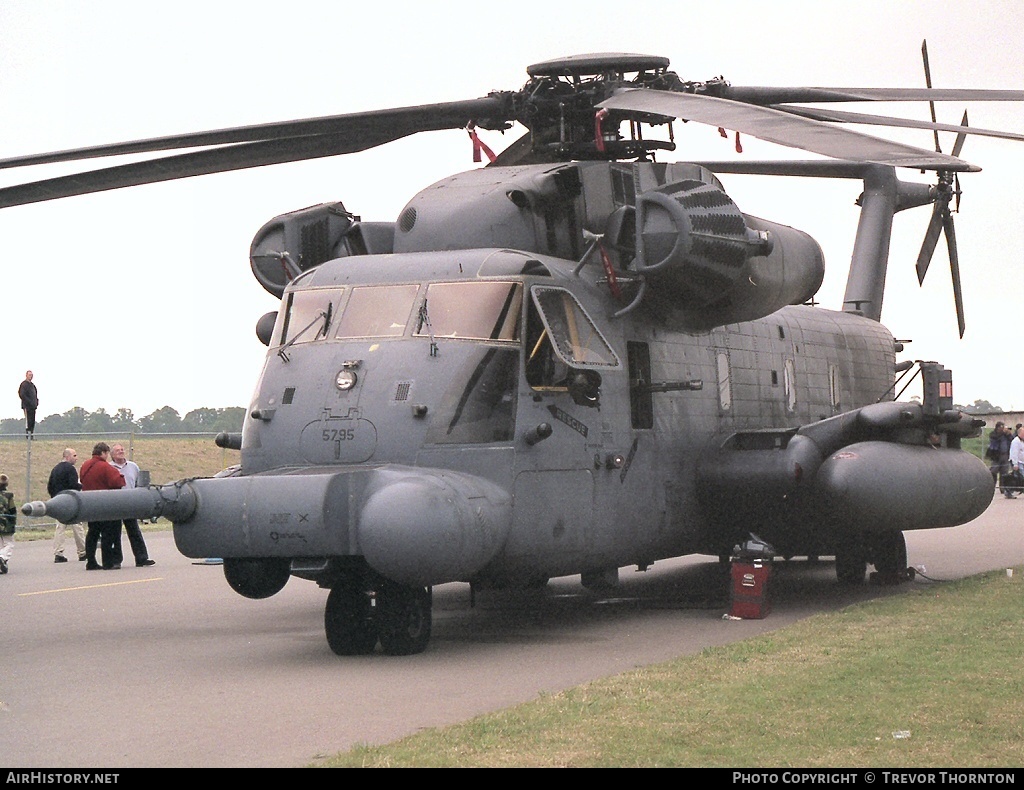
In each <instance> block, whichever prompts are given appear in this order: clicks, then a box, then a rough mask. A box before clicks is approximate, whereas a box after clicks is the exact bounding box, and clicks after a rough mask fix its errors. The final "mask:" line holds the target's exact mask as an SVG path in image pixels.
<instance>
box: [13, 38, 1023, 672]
mask: <svg viewBox="0 0 1024 790" xmlns="http://www.w3.org/2000/svg"><path fill="white" fill-rule="evenodd" d="M668 67H669V61H668V60H667V59H666V58H662V57H652V56H646V55H634V54H619V53H608V54H597V55H585V56H576V57H568V58H562V59H558V60H552V61H548V62H544V63H539V64H536V65H534V66H531V67H530V68H529V69H528V75H529V79H528V81H527V83H526V84H525V86H524V87H523V88H522V89H520V90H517V91H496V92H492V93H490V94H488V95H487V96H485V97H483V98H478V99H473V100H468V101H456V102H449V103H443V104H432V105H425V106H418V107H403V108H397V109H390V110H378V111H373V112H364V113H353V114H348V115H339V116H333V117H326V118H316V119H308V120H301V121H294V122H288V123H274V124H267V125H260V126H249V127H243V128H235V129H224V130H219V131H212V132H205V133H193V134H184V135H178V136H173V137H165V138H159V139H151V140H143V141H136V142H130V143H124V144H116V145H103V146H97V147H92V148H85V149H76V150H70V151H62V152H57V153H52V154H43V155H37V156H25V157H18V158H14V159H7V160H3V161H0V167H17V166H28V165H35V164H43V163H48V162H59V161H76V160H81V159H86V158H92V157H102V156H112V155H120V154H126V153H142V152H153V151H161V150H172V149H182V148H189V149H192V148H197V147H205V148H203V150H198V151H190V152H188V153H184V154H177V155H171V156H166V157H163V158H157V159H152V160H148V161H143V162H137V163H134V164H128V165H121V166H116V167H109V168H104V169H99V170H94V171H91V172H85V173H80V174H77V175H73V176H66V177H60V178H54V179H49V180H46V181H38V182H33V183H26V184H22V185H18V186H12V187H8V188H4V189H0V206H10V205H17V204H21V203H29V202H34V201H40V200H50V199H55V198H64V197H69V196H72V195H79V194H85V193H89V192H96V191H101V190H106V189H115V188H120V187H126V186H132V185H137V184H146V183H151V182H155V181H163V180H169V179H177V178H185V177H189V176H194V175H201V174H207V173H215V172H221V171H228V170H235V169H241V168H248V167H256V166H260V165H267V164H275V163H281V162H289V161H296V160H301V159H310V158H316V157H325V156H333V155H337V154H345V153H352V152H356V151H361V150H365V149H368V148H371V147H373V146H378V145H382V144H384V143H387V142H389V141H392V140H396V139H399V138H401V137H404V136H407V135H410V134H414V133H418V132H423V131H430V130H441V129H458V130H469V132H470V135H471V136H472V137H474V140H475V141H477V142H479V138H478V137H476V129H489V130H505V129H510V128H512V126H513V124H515V123H518V124H521V125H522V126H524V127H526V129H527V130H528V131H527V133H526V134H525V136H523V137H522V138H520V139H519V140H518V141H517V142H514V143H513V144H512V145H510V146H509V147H508V148H507V149H506V150H505V151H503V152H502V153H500V154H499V155H497V156H496V157H494V159H493V161H492V162H491V163H490V164H489V165H487V166H483V167H479V168H477V169H474V170H471V171H469V172H466V173H460V174H457V175H453V176H451V177H449V178H446V179H444V180H442V181H440V182H438V183H436V184H433V185H432V186H429V187H427V188H426V189H424V190H423V191H421V192H420V193H419V194H417V195H416V196H414V197H413V198H412V200H411V201H410V202H409V203H408V204H407V205H406V207H405V208H404V209H403V210H402V211H401V213H400V214H399V216H398V217H397V219H396V220H395V221H393V222H367V221H363V220H362V219H361V218H360V217H359V216H357V215H356V214H354V213H352V212H351V211H350V210H348V209H347V208H346V207H345V206H344V205H343V204H342V203H331V204H325V205H318V206H313V207H309V208H304V209H301V210H298V211H295V212H292V213H289V214H285V215H283V216H279V217H276V218H274V219H272V220H270V221H269V222H268V223H267V224H266V225H265V226H264V227H263V228H262V229H260V231H259V232H258V233H257V234H256V237H255V239H254V240H253V242H252V246H251V265H252V270H253V273H254V275H255V276H256V278H257V279H258V280H259V282H260V283H261V284H262V285H263V287H264V288H266V290H267V291H269V292H270V293H271V294H273V295H274V296H276V297H280V298H281V306H280V309H279V310H278V311H277V312H274V313H268V314H267V315H265V316H263V317H262V318H261V319H260V320H259V322H258V324H257V335H258V337H259V339H260V340H261V341H262V342H263V343H264V344H266V345H267V347H268V352H267V356H266V361H265V364H264V367H263V370H262V372H261V374H260V376H259V379H258V382H257V384H256V389H255V393H254V395H253V397H252V402H251V405H250V406H249V409H248V413H247V417H246V420H245V423H244V427H243V429H242V432H241V433H240V434H222V435H221V436H219V437H218V438H217V443H218V444H219V445H220V446H222V447H231V448H235V449H239V450H240V451H241V464H240V465H239V466H238V467H237V468H232V469H229V470H225V471H224V472H222V473H221V474H219V475H217V476H215V477H213V478H193V479H186V480H180V481H177V482H174V483H169V484H166V485H154V486H150V487H148V488H141V489H136V490H131V491H111V492H88V493H81V492H65V493H62V494H60V495H58V496H56V497H54V498H53V499H51V500H49V501H48V502H45V503H43V502H32V503H28V504H26V505H25V506H24V512H25V513H26V514H27V515H31V516H44V515H45V516H50V517H54V518H56V519H58V520H60V521H62V522H72V521H81V520H104V519H114V518H122V517H139V518H148V517H154V516H163V517H166V518H168V519H170V520H171V521H172V522H173V525H174V536H175V541H176V543H177V546H178V548H179V550H180V551H181V552H182V553H183V554H184V555H186V556H188V557H195V558H207V557H217V558H223V565H224V573H225V576H226V578H227V581H228V583H229V584H230V585H231V587H232V588H233V589H234V590H236V591H237V592H239V593H240V594H242V595H244V596H247V597H250V598H256V599H261V598H267V597H269V596H272V595H274V594H275V593H277V592H278V591H280V590H281V589H282V588H283V587H284V586H285V584H286V583H287V582H288V580H289V579H290V577H292V576H297V577H299V578H302V579H306V580H310V581H313V582H316V583H317V584H318V585H319V586H320V587H322V588H325V589H327V590H329V593H328V595H327V602H326V611H325V618H324V619H325V630H326V635H327V641H328V643H329V645H330V647H331V649H332V650H333V651H334V652H335V653H337V654H340V655H354V654H366V653H371V652H373V651H374V650H376V648H377V645H378V643H379V645H380V647H381V649H382V651H383V652H384V653H385V654H390V655H402V654H413V653H418V652H421V651H423V650H424V649H425V648H426V646H427V644H428V642H429V638H430V632H431V587H432V585H438V584H442V583H447V582H453V581H461V582H468V583H470V584H471V585H473V586H474V587H475V588H479V589H483V588H516V587H518V588H521V587H530V586H536V585H542V584H544V583H545V582H546V581H547V580H548V579H550V578H553V577H558V576H566V575H575V574H580V575H581V578H582V582H583V584H584V585H586V586H587V587H591V588H595V587H600V586H606V585H609V584H613V583H614V582H615V580H616V579H617V574H618V569H619V568H622V567H626V566H636V567H637V568H639V569H646V568H648V567H649V566H650V565H651V564H652V563H654V562H656V561H658V560H660V559H663V558H668V557H675V556H679V555H684V554H690V553H700V554H708V555H712V556H718V557H719V558H721V559H722V560H727V559H728V558H729V557H730V555H731V553H732V551H733V548H734V546H736V545H737V544H740V543H743V542H744V541H746V540H747V539H748V538H749V537H750V535H751V533H752V532H756V534H757V536H759V537H760V538H761V539H762V540H763V541H765V542H767V543H768V544H770V546H771V552H772V553H773V554H777V555H779V556H783V557H787V558H788V557H793V556H835V558H836V570H837V575H838V578H839V580H840V581H841V582H844V583H863V582H864V580H865V576H866V574H867V567H868V564H869V563H870V564H872V565H873V566H874V567H875V569H876V572H877V573H879V574H880V575H882V576H884V577H885V578H888V579H890V580H893V581H899V580H900V579H902V578H906V577H907V575H908V574H909V571H908V568H907V555H906V544H905V541H904V538H903V532H904V531H906V530H912V529H929V528H935V527H951V526H955V525H958V524H963V523H965V522H967V521H970V520H971V519H973V518H975V517H976V516H978V515H979V514H980V513H982V512H983V511H984V510H985V508H986V507H987V506H988V504H989V503H990V501H991V499H992V496H993V483H992V478H991V477H990V475H989V472H988V469H987V468H986V466H985V465H984V464H983V463H982V462H981V461H980V460H978V459H977V458H975V457H974V456H972V455H971V454H969V453H967V452H965V451H963V450H961V449H960V443H961V440H962V439H963V438H964V437H969V436H976V435H977V434H978V432H979V431H980V422H979V421H977V420H973V419H971V418H970V417H968V416H965V415H964V414H962V413H960V412H959V411H956V410H954V409H953V397H952V375H951V372H950V371H949V370H946V369H945V368H943V366H942V365H940V364H938V363H937V362H924V361H922V362H915V361H913V360H910V359H907V360H903V361H897V356H898V355H899V354H900V353H901V352H902V351H903V346H902V344H901V343H900V342H899V341H897V340H895V339H894V338H893V336H892V334H890V332H889V331H888V330H887V329H886V328H885V327H884V326H883V325H882V324H881V323H880V316H881V309H882V296H883V290H884V284H885V274H886V266H887V260H888V247H889V238H890V230H891V225H892V220H893V216H894V214H895V213H896V212H898V211H902V210H904V209H907V208H912V207H916V206H931V207H932V211H933V214H932V220H931V223H930V225H929V227H928V232H927V236H926V240H925V243H924V246H923V248H922V250H921V256H920V258H919V260H918V272H919V276H920V277H922V278H923V276H924V274H925V272H926V271H927V268H928V264H929V261H930V260H931V257H932V253H933V251H934V249H935V246H936V244H937V241H938V238H939V236H940V235H941V234H943V233H944V234H945V237H946V241H947V246H948V250H949V257H950V264H951V267H952V275H953V282H954V292H955V295H956V315H957V319H958V322H959V325H960V333H961V336H962V335H963V330H964V310H963V304H962V298H961V296H960V283H959V265H958V258H957V252H956V244H955V235H954V228H953V218H952V209H951V204H952V205H953V206H955V202H954V201H955V200H956V199H957V198H958V195H959V186H958V181H957V178H958V174H959V173H961V172H969V171H974V170H978V169H979V168H977V167H975V166H974V165H971V164H968V163H967V162H965V161H963V160H962V159H960V158H959V153H960V149H961V147H962V144H963V140H964V138H965V135H966V134H968V133H973V134H987V135H994V136H1000V137H1004V138H1009V139H1015V140H1021V139H1024V136H1022V135H1018V134H1012V133H1006V132H996V131H989V130H984V129H977V128H971V127H968V126H967V125H966V119H965V121H964V123H963V124H962V125H960V126H947V125H944V124H940V123H936V122H934V120H933V121H932V122H931V123H928V122H915V121H909V120H904V119H898V118H893V117H882V116H871V115H863V114H855V113H849V112H837V111H833V110H825V109H820V108H817V107H813V106H806V105H820V104H823V103H831V102H866V101H908V100H927V101H936V100H972V101H979V100H986V101H987V100H996V101H1007V100H1012V101H1020V100H1022V99H1024V92H1022V91H974V90H945V91H943V90H934V89H931V88H930V87H929V88H926V89H916V90H914V89H894V90H889V89H850V88H770V87H749V88H744V87H737V86H733V85H730V84H729V83H728V82H727V81H725V80H724V79H722V78H717V79H714V80H710V81H706V82H685V81H683V80H681V79H680V78H679V77H678V76H677V75H676V74H675V73H674V72H672V71H670V70H669V68H668ZM677 118H682V119H685V120H688V121H696V122H699V123H704V124H711V125H713V126H718V127H721V128H722V129H723V130H724V129H728V130H730V131H734V132H737V133H741V134H746V135H752V136H755V137H759V138H763V139H766V140H770V141H772V142H776V143H780V144H782V145H786V146H790V147H794V148H799V149H803V150H806V151H810V152H813V153H816V154H824V155H825V156H826V157H828V158H823V159H816V160H813V161H770V162H767V161H763V162H753V161H751V162H735V161H733V162H717V163H716V162H703V163H698V162H675V163H663V162H658V161H655V157H656V155H659V154H661V153H662V152H671V151H673V150H674V149H675V141H674V132H673V121H674V120H675V119H677ZM836 123H846V124H848V123H874V124H881V125H888V126H909V127H915V126H916V127H920V128H924V129H931V130H936V131H937V130H951V131H955V132H957V134H958V137H957V140H956V145H955V146H954V148H953V151H952V154H944V153H942V152H941V151H939V150H936V151H930V150H925V149H920V148H916V147H912V146H908V145H904V144H899V143H895V142H890V141H887V140H883V139H880V138H877V137H872V136H869V135H865V134H862V133H859V132H854V131H850V130H849V129H848V128H847V127H845V126H837V125H836ZM936 139H937V135H936ZM481 147H482V146H481ZM936 148H938V146H936ZM488 153H489V152H488ZM900 167H903V168H911V169H916V170H928V171H934V172H935V173H936V174H937V182H936V183H935V184H920V183H908V182H904V181H901V180H900V179H899V178H897V176H896V169H897V168H900ZM726 172H734V173H735V172H742V173H759V174H765V175H772V174H776V175H789V176H793V175H796V176H808V177H822V178H853V179H860V180H862V181H863V183H864V191H863V195H862V196H861V198H860V205H861V219H860V224H859V229H858V233H857V238H856V244H855V247H854V251H853V257H852V262H851V267H850V273H849V280H848V284H847V288H846V294H845V298H844V302H843V306H842V310H841V311H838V312H837V311H831V310H826V309H823V308H822V307H820V306H818V305H817V304H814V303H813V298H814V296H815V293H816V291H817V290H818V288H819V286H820V285H821V282H822V278H823V272H824V263H823V255H822V252H821V249H820V248H819V246H818V244H817V243H816V242H815V241H814V239H812V238H811V237H810V236H808V235H807V234H805V233H803V232H801V231H799V230H796V229H794V228H790V227H786V226H783V225H780V224H777V223H773V222H770V221H768V220H764V219H759V218H757V217H753V216H750V215H747V214H745V213H743V211H742V210H741V209H740V208H739V207H738V206H737V205H736V204H735V203H734V202H733V201H732V199H731V198H730V197H729V195H728V194H727V193H726V191H725V189H724V188H723V186H722V183H721V182H720V181H719V178H718V177H717V175H716V174H717V173H726ZM918 374H920V376H921V380H922V382H923V397H922V398H921V399H920V400H919V401H918V400H907V401H900V400H898V398H899V397H900V394H901V393H902V391H903V390H905V389H906V384H907V383H909V382H910V380H913V379H914V378H915V377H916V376H917V375H918ZM905 379H907V381H906V383H903V382H904V380H905ZM901 384H902V389H901V390H900V391H899V392H897V388H898V387H899V386H900V385H901Z"/></svg>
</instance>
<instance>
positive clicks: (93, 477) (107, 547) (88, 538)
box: [78, 442, 124, 571]
mask: <svg viewBox="0 0 1024 790" xmlns="http://www.w3.org/2000/svg"><path fill="white" fill-rule="evenodd" d="M78 480H79V482H80V483H81V484H82V490H83V491H111V490H113V489H115V488H124V478H123V477H121V473H120V472H118V471H117V470H116V469H115V468H114V467H113V466H112V465H111V464H110V447H109V445H107V443H106V442H98V443H97V444H96V446H95V447H93V448H92V458H90V459H89V460H88V461H86V462H85V463H84V464H82V471H81V472H79V474H78ZM97 542H99V545H100V557H101V559H102V560H103V566H102V567H103V570H105V571H112V570H120V568H121V559H122V558H121V522H120V521H90V522H89V531H88V532H86V533H85V569H86V570H87V571H97V570H99V569H100V567H101V566H100V565H98V564H97V563H96V543H97Z"/></svg>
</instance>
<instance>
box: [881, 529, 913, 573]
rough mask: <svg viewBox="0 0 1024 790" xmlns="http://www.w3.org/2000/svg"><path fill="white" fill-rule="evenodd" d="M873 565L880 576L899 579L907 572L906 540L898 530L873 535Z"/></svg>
mask: <svg viewBox="0 0 1024 790" xmlns="http://www.w3.org/2000/svg"><path fill="white" fill-rule="evenodd" d="M873 544H874V566H875V570H876V571H878V573H879V574H880V575H881V576H884V577H886V578H892V579H900V578H903V577H904V576H906V573H907V541H906V538H904V537H903V533H902V532H900V531H898V530H891V531H889V532H882V533H879V534H878V535H876V536H875V538H874V541H873Z"/></svg>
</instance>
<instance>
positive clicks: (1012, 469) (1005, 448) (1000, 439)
mask: <svg viewBox="0 0 1024 790" xmlns="http://www.w3.org/2000/svg"><path fill="white" fill-rule="evenodd" d="M985 457H986V458H987V459H988V461H989V467H988V468H989V471H990V472H991V473H992V479H993V480H994V481H995V483H996V484H997V485H998V486H999V493H1001V494H1002V495H1003V496H1004V497H1006V498H1007V499H1016V498H1017V492H1019V491H1021V490H1022V488H1024V424H1022V423H1018V424H1017V426H1016V427H1015V428H1011V427H1010V426H1009V425H1006V424H1005V423H1002V422H997V423H996V427H995V428H993V429H992V432H991V433H989V435H988V449H987V450H985Z"/></svg>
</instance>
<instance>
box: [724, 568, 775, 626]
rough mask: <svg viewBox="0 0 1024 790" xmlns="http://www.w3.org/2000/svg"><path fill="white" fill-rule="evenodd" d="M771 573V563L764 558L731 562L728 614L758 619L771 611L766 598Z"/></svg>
mask: <svg viewBox="0 0 1024 790" xmlns="http://www.w3.org/2000/svg"><path fill="white" fill-rule="evenodd" d="M771 575H772V566H771V563H769V562H767V561H765V560H753V561H752V562H745V561H740V560H734V561H733V563H732V572H731V576H732V596H731V598H732V607H731V608H730V610H729V614H730V616H732V617H739V618H742V619H743V620H760V619H762V618H763V617H767V616H768V613H769V612H770V611H771V602H770V601H769V600H768V580H769V579H770V578H771Z"/></svg>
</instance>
